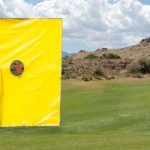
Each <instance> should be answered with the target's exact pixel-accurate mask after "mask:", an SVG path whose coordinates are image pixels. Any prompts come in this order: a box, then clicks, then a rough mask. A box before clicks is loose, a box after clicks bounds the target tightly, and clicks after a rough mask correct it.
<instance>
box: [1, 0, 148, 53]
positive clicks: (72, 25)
mask: <svg viewBox="0 0 150 150" xmlns="http://www.w3.org/2000/svg"><path fill="white" fill-rule="evenodd" d="M0 17H1V18H23V17H25V18H63V51H66V52H69V53H75V52H77V51H79V50H81V49H82V50H96V49H98V48H103V47H107V48H121V47H126V46H130V45H134V44H137V43H139V42H140V40H141V39H143V38H147V37H150V0H64V1H63V0H0Z"/></svg>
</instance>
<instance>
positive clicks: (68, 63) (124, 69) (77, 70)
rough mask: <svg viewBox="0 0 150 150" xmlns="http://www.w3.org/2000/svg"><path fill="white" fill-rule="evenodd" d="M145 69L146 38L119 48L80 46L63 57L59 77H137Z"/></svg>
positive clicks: (148, 59) (148, 66)
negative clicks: (86, 49)
mask: <svg viewBox="0 0 150 150" xmlns="http://www.w3.org/2000/svg"><path fill="white" fill-rule="evenodd" d="M110 54H111V55H110ZM88 56H90V57H88ZM108 56H109V57H108ZM110 56H111V57H110ZM141 58H143V59H144V60H142V59H141ZM140 59H141V60H142V61H139V60H140ZM138 61H139V62H138ZM143 73H144V74H143ZM147 73H148V74H149V73H150V38H146V39H143V40H141V41H140V43H139V44H137V45H134V46H130V47H125V48H122V49H107V48H102V49H97V50H96V51H92V52H88V51H85V50H81V51H79V52H78V53H77V54H74V55H73V56H69V57H64V58H63V65H62V78H63V79H81V80H85V81H89V80H97V79H99V80H100V79H114V78H124V77H138V78H141V77H143V75H145V74H147Z"/></svg>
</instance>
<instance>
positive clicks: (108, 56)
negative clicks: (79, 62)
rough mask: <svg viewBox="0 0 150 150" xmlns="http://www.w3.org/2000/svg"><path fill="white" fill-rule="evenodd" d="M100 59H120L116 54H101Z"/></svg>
mask: <svg viewBox="0 0 150 150" xmlns="http://www.w3.org/2000/svg"><path fill="white" fill-rule="evenodd" d="M100 58H101V59H119V58H121V57H120V56H119V55H117V54H113V53H108V54H103V55H102V56H100Z"/></svg>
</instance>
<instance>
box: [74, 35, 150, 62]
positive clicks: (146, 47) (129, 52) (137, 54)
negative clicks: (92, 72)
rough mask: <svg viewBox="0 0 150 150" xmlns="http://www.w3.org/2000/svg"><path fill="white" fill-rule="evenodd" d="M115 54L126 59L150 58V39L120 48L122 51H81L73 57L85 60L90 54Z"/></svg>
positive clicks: (103, 49) (104, 49) (105, 49)
mask: <svg viewBox="0 0 150 150" xmlns="http://www.w3.org/2000/svg"><path fill="white" fill-rule="evenodd" d="M108 53H113V54H117V55H119V56H121V58H123V59H125V58H128V59H139V58H142V57H145V58H150V37H149V38H146V39H142V40H141V41H140V43H138V44H136V45H133V46H129V47H125V48H120V49H107V48H102V49H97V50H95V51H86V50H80V51H79V52H78V53H76V54H74V55H73V59H84V58H85V57H86V56H87V55H89V54H94V55H96V56H98V57H100V56H102V55H103V54H108Z"/></svg>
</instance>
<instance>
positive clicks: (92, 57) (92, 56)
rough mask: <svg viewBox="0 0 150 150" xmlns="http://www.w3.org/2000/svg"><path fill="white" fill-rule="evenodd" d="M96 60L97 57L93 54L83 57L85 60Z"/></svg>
mask: <svg viewBox="0 0 150 150" xmlns="http://www.w3.org/2000/svg"><path fill="white" fill-rule="evenodd" d="M96 58H98V56H96V55H94V54H89V55H87V56H86V57H85V59H96Z"/></svg>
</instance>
